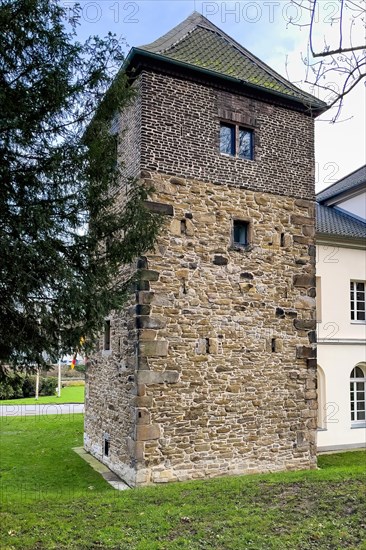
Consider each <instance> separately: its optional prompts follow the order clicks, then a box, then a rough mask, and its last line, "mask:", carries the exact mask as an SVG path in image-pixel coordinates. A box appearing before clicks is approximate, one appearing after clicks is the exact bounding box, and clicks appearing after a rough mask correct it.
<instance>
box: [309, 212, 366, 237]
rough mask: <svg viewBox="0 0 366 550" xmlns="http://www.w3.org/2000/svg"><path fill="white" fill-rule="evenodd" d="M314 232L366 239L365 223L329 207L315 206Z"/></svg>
mask: <svg viewBox="0 0 366 550" xmlns="http://www.w3.org/2000/svg"><path fill="white" fill-rule="evenodd" d="M316 231H317V233H322V234H327V235H337V236H340V237H348V238H352V239H363V240H365V239H366V223H365V222H362V221H361V220H358V219H356V218H354V217H353V216H349V215H348V214H345V213H344V212H341V211H340V210H338V209H337V208H334V207H331V206H323V205H322V204H317V205H316Z"/></svg>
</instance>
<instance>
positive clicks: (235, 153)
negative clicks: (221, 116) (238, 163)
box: [219, 120, 255, 161]
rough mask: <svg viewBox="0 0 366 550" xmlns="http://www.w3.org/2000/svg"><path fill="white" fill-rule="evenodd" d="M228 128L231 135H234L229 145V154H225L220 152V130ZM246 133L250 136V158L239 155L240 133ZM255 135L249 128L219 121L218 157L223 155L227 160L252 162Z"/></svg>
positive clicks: (252, 129)
mask: <svg viewBox="0 0 366 550" xmlns="http://www.w3.org/2000/svg"><path fill="white" fill-rule="evenodd" d="M223 127H225V128H230V129H231V131H232V134H234V139H233V142H232V143H231V151H232V152H231V153H226V152H224V151H222V150H221V128H223ZM241 131H243V132H248V133H249V135H250V157H244V156H240V155H239V150H240V148H239V145H240V132H241ZM254 140H255V133H254V128H251V127H249V126H245V125H243V124H238V123H236V122H232V121H227V120H220V123H219V152H220V155H224V156H225V157H229V158H235V159H240V160H249V161H254V160H255V158H254V150H255V147H254V144H255V141H254Z"/></svg>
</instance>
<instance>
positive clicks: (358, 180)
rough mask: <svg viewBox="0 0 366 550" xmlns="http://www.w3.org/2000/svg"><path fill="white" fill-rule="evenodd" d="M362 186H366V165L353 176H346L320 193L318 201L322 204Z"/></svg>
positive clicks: (353, 173) (352, 174) (317, 197)
mask: <svg viewBox="0 0 366 550" xmlns="http://www.w3.org/2000/svg"><path fill="white" fill-rule="evenodd" d="M362 184H366V165H365V166H361V168H358V169H357V170H355V171H354V172H352V173H351V174H348V176H345V177H344V178H342V179H340V180H339V181H337V182H336V183H333V185H330V186H329V187H327V188H326V189H324V191H321V192H320V193H318V194H317V196H316V200H317V201H318V202H320V203H322V202H324V201H327V200H329V199H333V198H334V197H336V196H337V195H341V194H342V193H346V192H348V191H352V190H353V189H356V188H357V187H361V186H362Z"/></svg>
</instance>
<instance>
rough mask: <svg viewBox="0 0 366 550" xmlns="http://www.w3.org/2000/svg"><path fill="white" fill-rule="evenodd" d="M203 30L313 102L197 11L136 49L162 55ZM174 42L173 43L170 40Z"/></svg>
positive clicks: (310, 97)
mask: <svg viewBox="0 0 366 550" xmlns="http://www.w3.org/2000/svg"><path fill="white" fill-rule="evenodd" d="M197 27H201V28H205V29H207V30H209V31H211V32H213V33H216V34H217V35H218V36H219V37H221V38H223V39H224V40H226V41H227V42H228V43H229V44H230V45H231V46H233V47H234V48H235V49H236V50H237V51H238V52H239V53H241V54H242V55H244V56H246V57H247V58H249V60H250V61H251V62H252V63H254V64H256V65H257V66H259V67H260V68H261V69H262V70H263V71H265V72H266V73H267V74H268V75H269V76H271V77H272V78H274V79H275V80H277V81H278V82H279V83H280V84H282V85H284V86H286V87H287V88H289V89H290V90H291V89H292V90H293V91H295V92H298V93H300V94H302V95H303V96H304V99H306V98H308V99H309V100H312V101H313V100H314V98H313V96H312V95H311V94H308V93H307V92H305V91H304V90H302V89H301V88H298V87H297V86H295V85H294V84H293V83H292V82H290V81H289V80H287V79H286V78H285V77H283V76H282V75H280V74H279V73H277V72H276V71H274V70H273V69H272V68H271V67H269V66H268V65H267V64H266V63H264V62H263V61H262V60H261V59H259V58H258V57H257V56H255V55H254V54H253V53H252V52H250V51H249V50H247V49H246V48H244V46H242V45H241V44H240V43H239V42H237V41H236V40H235V39H234V38H232V37H231V36H229V35H228V34H226V32H225V31H223V30H222V29H220V27H218V26H217V25H215V24H214V23H212V21H210V20H209V19H207V17H205V16H204V15H202V14H200V13H199V12H197V11H193V12H192V13H191V15H189V16H188V17H187V18H186V19H184V20H183V21H181V22H180V23H179V24H178V25H176V26H175V27H173V28H172V29H171V30H170V31H168V32H167V33H166V34H164V35H163V36H161V37H160V38H158V39H157V40H155V41H154V42H151V43H150V44H146V45H144V46H139V47H138V49H142V50H144V49H146V50H149V51H153V52H155V53H160V54H163V53H165V52H166V51H167V50H169V49H170V48H173V47H174V46H176V45H178V44H179V43H180V42H182V40H184V39H185V38H186V37H187V36H189V35H190V34H192V32H193V31H194V30H195V29H196V28H197ZM174 38H175V40H174V41H173V40H172V39H174Z"/></svg>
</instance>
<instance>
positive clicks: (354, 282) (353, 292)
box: [349, 279, 366, 325]
mask: <svg viewBox="0 0 366 550" xmlns="http://www.w3.org/2000/svg"><path fill="white" fill-rule="evenodd" d="M359 283H361V284H363V291H359V290H357V284H359ZM352 285H353V288H352ZM349 288H350V322H351V324H361V325H363V324H366V282H365V281H360V280H357V279H351V280H350V287H349ZM357 292H363V296H364V297H363V300H357ZM362 302H363V305H364V309H363V310H358V309H357V304H358V303H362ZM352 304H353V308H352ZM358 313H364V317H365V319H357V314H358ZM352 315H353V318H352ZM355 317H356V318H355Z"/></svg>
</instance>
